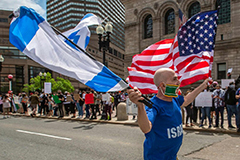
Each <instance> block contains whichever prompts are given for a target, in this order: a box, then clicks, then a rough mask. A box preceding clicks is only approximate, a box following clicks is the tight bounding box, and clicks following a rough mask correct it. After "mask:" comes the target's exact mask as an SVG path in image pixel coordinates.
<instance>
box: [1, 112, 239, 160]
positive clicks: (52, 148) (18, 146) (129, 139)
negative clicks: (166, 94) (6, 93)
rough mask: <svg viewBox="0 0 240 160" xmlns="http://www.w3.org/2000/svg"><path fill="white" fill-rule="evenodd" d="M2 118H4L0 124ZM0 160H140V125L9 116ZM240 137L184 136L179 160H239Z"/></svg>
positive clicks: (3, 130)
mask: <svg viewBox="0 0 240 160" xmlns="http://www.w3.org/2000/svg"><path fill="white" fill-rule="evenodd" d="M1 118H2V115H0V119H1ZM0 126H1V129H0V159H6V160H15V159H22V160H23V159H24V160H32V159H36V160H38V159H39V160H42V159H51V160H54V159H56V160H57V159H58V160H59V159H60V160H66V159H84V160H99V159H101V160H123V159H124V160H125V159H126V160H132V159H134V160H136V159H137V160H141V159H142V143H143V140H144V135H143V134H142V133H141V131H140V130H139V128H138V127H137V126H129V125H116V124H108V123H96V122H93V123H91V122H84V121H71V120H56V119H42V118H29V117H11V118H8V119H1V120H0ZM239 146H240V138H239V136H238V135H228V134H218V133H217V134H216V133H208V132H193V131H184V142H183V145H182V147H181V150H180V151H179V154H178V157H179V159H180V160H196V159H199V160H200V159H201V160H207V159H209V160H215V159H217V160H236V159H238V157H240V153H239Z"/></svg>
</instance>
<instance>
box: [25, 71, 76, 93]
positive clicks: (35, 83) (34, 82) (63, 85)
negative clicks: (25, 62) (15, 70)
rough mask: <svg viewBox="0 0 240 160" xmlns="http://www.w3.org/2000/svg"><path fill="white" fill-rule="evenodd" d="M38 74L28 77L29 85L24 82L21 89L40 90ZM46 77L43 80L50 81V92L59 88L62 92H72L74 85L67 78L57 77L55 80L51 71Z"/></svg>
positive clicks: (26, 90) (40, 82)
mask: <svg viewBox="0 0 240 160" xmlns="http://www.w3.org/2000/svg"><path fill="white" fill-rule="evenodd" d="M41 78H42V77H40V76H37V77H34V78H31V79H30V85H29V84H24V88H23V91H24V92H33V91H37V90H41V88H42V87H43V84H42V81H41ZM45 78H46V79H45V80H44V81H45V82H51V84H52V92H57V91H58V90H61V91H62V92H64V91H68V92H73V91H74V87H73V85H72V83H71V82H70V81H69V80H66V79H63V78H60V77H57V81H55V80H54V79H53V78H52V75H51V73H49V72H48V73H47V75H46V77H45Z"/></svg>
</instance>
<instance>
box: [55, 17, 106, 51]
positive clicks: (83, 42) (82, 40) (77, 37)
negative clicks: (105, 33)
mask: <svg viewBox="0 0 240 160" xmlns="http://www.w3.org/2000/svg"><path fill="white" fill-rule="evenodd" d="M101 23H102V22H101V19H100V18H99V17H97V16H96V15H94V14H93V13H88V14H86V15H85V16H84V17H83V18H82V19H81V21H80V22H79V23H78V25H77V26H76V27H75V28H73V29H70V30H68V31H66V32H64V33H63V35H65V36H66V37H68V39H70V40H72V41H73V42H74V43H75V44H77V45H78V46H79V47H80V48H82V49H83V50H85V49H86V47H87V45H88V43H89V40H90V36H91V33H90V31H89V29H88V26H91V25H100V24H101ZM59 36H60V38H62V36H61V35H59ZM64 41H65V42H66V43H67V44H69V45H70V46H72V47H73V48H74V49H76V50H78V49H77V48H76V47H75V46H74V45H73V44H72V43H70V42H69V41H68V40H64Z"/></svg>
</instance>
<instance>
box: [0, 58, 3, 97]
mask: <svg viewBox="0 0 240 160" xmlns="http://www.w3.org/2000/svg"><path fill="white" fill-rule="evenodd" d="M3 62H4V58H3V56H2V55H0V93H2V86H1V84H2V79H1V74H2V63H3Z"/></svg>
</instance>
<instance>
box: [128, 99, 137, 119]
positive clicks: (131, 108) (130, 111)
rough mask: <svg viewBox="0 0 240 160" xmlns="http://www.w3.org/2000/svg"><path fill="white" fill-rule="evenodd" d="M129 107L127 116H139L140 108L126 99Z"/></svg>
mask: <svg viewBox="0 0 240 160" xmlns="http://www.w3.org/2000/svg"><path fill="white" fill-rule="evenodd" d="M126 105H127V114H129V115H137V114H138V107H137V105H136V104H135V103H132V101H130V99H129V98H127V99H126Z"/></svg>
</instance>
